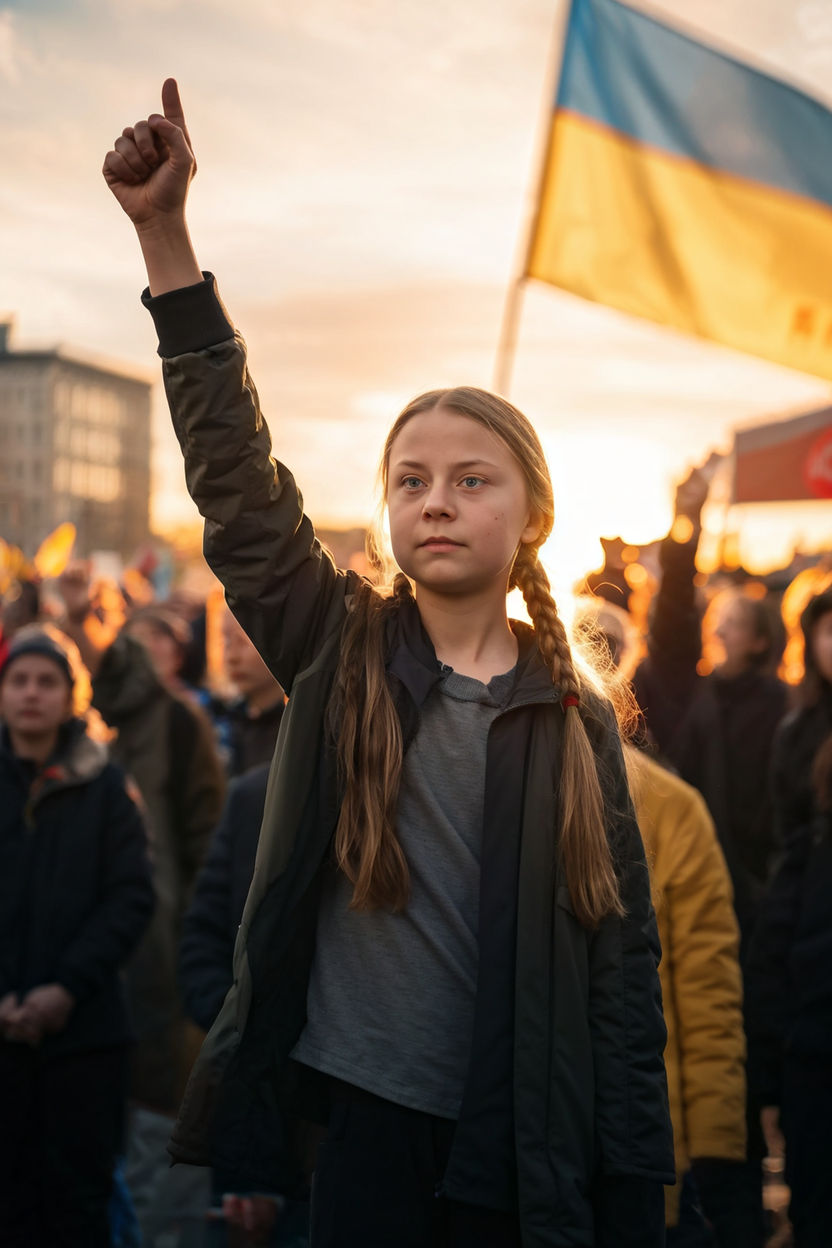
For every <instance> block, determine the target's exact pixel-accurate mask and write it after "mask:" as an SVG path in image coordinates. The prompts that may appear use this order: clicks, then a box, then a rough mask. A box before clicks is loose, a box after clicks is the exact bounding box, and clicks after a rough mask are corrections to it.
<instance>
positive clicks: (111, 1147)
mask: <svg viewBox="0 0 832 1248" xmlns="http://www.w3.org/2000/svg"><path fill="white" fill-rule="evenodd" d="M72 711H73V671H72V667H71V666H70V660H69V658H68V653H67V650H66V649H65V648H63V646H62V645H61V644H60V642H59V641H58V639H57V635H53V634H52V633H51V632H48V631H46V630H41V629H35V630H28V629H27V630H24V631H23V632H21V633H19V634H18V635H17V637H16V638H15V640H14V641H13V643H12V646H11V648H10V651H9V654H8V656H7V658H6V661H5V663H4V665H3V668H2V671H0V717H2V721H3V722H2V729H0V1097H2V1106H3V1111H2V1112H3V1130H2V1132H1V1133H0V1240H1V1241H2V1243H3V1244H4V1246H5V1248H17V1246H19V1248H40V1246H42V1248H59V1246H63V1245H66V1246H70V1245H71V1246H73V1248H105V1245H108V1244H109V1227H108V1218H107V1205H108V1200H109V1196H110V1191H111V1185H112V1174H113V1167H114V1162H115V1158H116V1154H117V1152H118V1151H119V1147H120V1144H121V1137H122V1129H123V1113H124V1105H125V1099H126V1093H127V1052H128V1046H129V1044H130V1041H131V1032H130V1027H129V1024H128V1018H127V1012H126V1008H125V1002H124V995H123V992H122V986H121V980H120V976H119V971H120V968H121V967H122V966H123V965H124V963H125V962H126V960H127V959H128V957H129V955H130V954H131V952H132V951H133V949H134V948H135V946H136V944H137V943H138V941H139V938H140V937H141V935H142V932H143V931H144V929H145V927H146V925H147V923H148V921H149V919H150V916H151V913H152V911H153V905H154V897H153V887H152V884H151V877H150V865H149V861H148V853H147V844H146V837H145V832H144V827H143V824H142V820H141V817H140V815H139V811H138V809H137V807H136V805H135V803H134V801H133V800H132V798H131V797H130V796H129V795H128V792H127V790H126V788H125V781H124V777H123V775H122V773H121V772H120V771H119V770H118V769H117V768H116V767H114V766H112V765H111V764H109V763H108V762H107V758H106V752H105V750H104V748H103V747H102V746H100V745H99V744H97V743H96V742H94V741H93V740H92V739H91V738H90V737H89V736H88V735H87V733H86V731H85V725H84V722H83V721H82V720H80V719H77V718H75V717H74V716H73V713H72Z"/></svg>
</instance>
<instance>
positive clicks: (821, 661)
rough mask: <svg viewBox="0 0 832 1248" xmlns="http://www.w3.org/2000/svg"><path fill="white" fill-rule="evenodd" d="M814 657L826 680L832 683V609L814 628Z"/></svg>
mask: <svg viewBox="0 0 832 1248" xmlns="http://www.w3.org/2000/svg"><path fill="white" fill-rule="evenodd" d="M812 658H813V659H814V660H815V666H816V667H817V669H818V671H819V672H820V674H821V676H822V677H823V679H824V680H826V681H828V682H829V683H830V684H832V611H827V613H826V615H822V616H821V617H820V619H819V620H817V621H816V623H815V626H814V628H813V629H812Z"/></svg>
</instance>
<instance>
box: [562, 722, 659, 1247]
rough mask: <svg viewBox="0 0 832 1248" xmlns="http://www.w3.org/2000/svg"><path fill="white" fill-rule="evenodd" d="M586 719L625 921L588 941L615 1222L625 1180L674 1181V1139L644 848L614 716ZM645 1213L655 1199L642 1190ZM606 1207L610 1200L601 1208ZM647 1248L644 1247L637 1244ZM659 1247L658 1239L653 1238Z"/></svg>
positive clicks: (602, 1215)
mask: <svg viewBox="0 0 832 1248" xmlns="http://www.w3.org/2000/svg"><path fill="white" fill-rule="evenodd" d="M584 714H585V722H586V726H587V731H588V732H589V735H590V740H591V741H592V744H593V747H594V750H595V756H596V760H597V764H598V768H599V774H600V775H601V777H602V783H603V787H604V791H605V798H606V804H607V812H608V823H609V836H610V844H611V849H612V853H613V857H614V860H615V863H616V867H617V872H618V878H619V887H620V894H621V900H622V902H623V904H624V907H625V911H626V913H625V915H624V917H623V918H618V917H617V916H609V917H608V918H606V919H604V920H603V921H602V922H601V924H600V925H599V927H598V929H597V931H596V932H595V933H594V935H593V936H592V939H591V941H590V949H589V956H590V967H589V1002H588V1007H589V1025H590V1033H591V1036H592V1045H593V1057H594V1063H595V1126H596V1138H597V1143H598V1150H599V1170H600V1175H599V1179H598V1182H597V1185H596V1194H595V1196H596V1199H595V1204H596V1216H597V1217H598V1218H599V1219H606V1221H607V1222H608V1223H609V1224H610V1225H612V1224H613V1223H614V1216H613V1215H614V1207H615V1206H617V1205H618V1203H619V1202H620V1201H621V1200H622V1199H623V1198H624V1195H625V1193H626V1185H622V1184H620V1183H615V1182H611V1181H610V1180H613V1179H616V1178H620V1177H622V1176H631V1177H633V1178H634V1179H638V1180H647V1181H648V1183H649V1184H650V1185H652V1184H655V1185H656V1187H660V1185H661V1184H665V1183H667V1184H672V1183H674V1182H675V1177H676V1176H675V1167H674V1160H673V1136H672V1129H671V1125H670V1113H669V1109H668V1095H667V1079H666V1075H665V1069H664V1061H663V1057H662V1054H663V1052H664V1046H665V1042H666V1039H667V1031H666V1028H665V1023H664V1016H663V1014H662V1001H661V988H660V985H659V975H658V964H659V958H660V956H661V949H660V945H659V936H658V930H657V927H656V916H655V913H654V911H653V903H652V900H651V897H650V882H649V877H648V871H647V863H646V861H645V855H644V846H643V845H642V841H641V835H640V833H639V829H638V825H637V823H636V819H635V815H634V813H633V805H632V801H631V799H630V792H629V788H628V785H627V778H626V773H625V770H624V759H623V756H622V751H621V742H620V739H619V736H618V731H617V729H616V726H615V722H614V717H613V714H612V710H611V709H610V708H609V706H607V705H606V704H602V703H594V704H593V705H590V706H588V707H587V708H586V710H585V712H584ZM645 1191H646V1193H649V1194H645V1196H644V1202H645V1206H646V1207H647V1206H649V1207H652V1205H653V1203H654V1201H656V1202H657V1201H658V1199H659V1197H658V1195H657V1194H656V1190H655V1188H654V1187H653V1186H649V1187H648V1188H647V1189H645ZM608 1202H610V1203H609V1204H608ZM644 1242H645V1248H646V1245H647V1244H648V1243H652V1242H653V1241H652V1240H649V1241H648V1240H645V1241H644ZM658 1242H661V1241H660V1240H659V1241H657V1243H658Z"/></svg>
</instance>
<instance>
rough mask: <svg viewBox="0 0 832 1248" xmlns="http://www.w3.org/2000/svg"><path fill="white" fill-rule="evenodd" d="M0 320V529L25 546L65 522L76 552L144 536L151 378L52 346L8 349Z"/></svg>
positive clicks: (128, 549)
mask: <svg viewBox="0 0 832 1248" xmlns="http://www.w3.org/2000/svg"><path fill="white" fill-rule="evenodd" d="M11 329H12V326H11V323H9V322H5V323H0V537H2V538H3V540H4V541H6V542H9V543H13V544H14V545H16V546H20V547H21V548H22V549H23V551H24V553H25V554H26V555H27V556H30V557H31V555H33V554H34V552H35V551H36V550H37V548H38V546H39V545H40V543H41V542H42V541H43V539H44V537H46V536H47V534H48V533H50V532H51V531H52V529H54V528H55V527H56V526H57V525H58V524H60V523H62V522H63V521H65V520H69V521H72V523H73V524H74V525H75V527H76V529H77V532H78V537H77V543H76V548H75V549H76V553H77V554H79V555H87V554H89V553H90V552H91V551H93V550H113V551H117V552H118V553H119V554H120V555H122V556H123V557H124V558H129V557H130V556H131V555H132V554H133V552H134V551H135V550H136V548H137V547H139V546H141V545H142V544H143V543H144V542H145V541H146V539H147V536H148V533H149V523H150V521H149V511H150V411H151V389H152V387H151V384H150V382H149V381H148V380H147V379H146V378H145V377H143V376H141V375H140V374H138V373H136V372H131V371H130V370H129V369H121V368H119V367H118V366H113V365H102V364H99V363H95V362H93V361H87V360H84V359H83V357H81V356H74V355H72V354H69V353H68V352H65V351H64V350H63V349H61V348H57V349H55V350H35V351H15V350H13V349H12V345H11Z"/></svg>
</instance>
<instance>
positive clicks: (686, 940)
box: [656, 784, 746, 1161]
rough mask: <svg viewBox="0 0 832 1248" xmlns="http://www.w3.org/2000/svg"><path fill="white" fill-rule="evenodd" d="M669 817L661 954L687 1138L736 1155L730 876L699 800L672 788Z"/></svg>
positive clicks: (741, 1118) (701, 1150) (741, 1070)
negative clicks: (674, 1027) (674, 1024)
mask: <svg viewBox="0 0 832 1248" xmlns="http://www.w3.org/2000/svg"><path fill="white" fill-rule="evenodd" d="M673 797H674V811H673V813H674V814H675V818H674V819H673V822H672V824H670V825H669V826H667V827H663V828H661V829H657V830H656V831H657V835H656V844H657V847H656V878H657V883H658V885H659V886H660V887H661V888H662V891H663V894H664V913H665V915H666V923H665V927H664V929H663V931H665V932H666V933H667V935H666V943H665V947H664V950H663V957H664V960H665V964H666V967H667V971H668V974H667V976H666V977H665V983H667V984H669V985H670V991H671V992H672V995H673V1007H674V1013H675V1017H676V1020H677V1026H678V1032H679V1046H678V1047H679V1055H680V1076H681V1090H682V1102H683V1109H684V1116H685V1137H686V1140H687V1145H688V1152H689V1155H690V1156H691V1157H710V1158H723V1159H725V1160H729V1161H743V1160H745V1153H746V1121H745V1103H746V1092H745V1036H744V1031H743V1018H742V980H741V977H740V969H739V928H738V926H737V920H736V916H735V914H734V908H733V904H732V900H731V881H730V877H729V875H728V868H727V867H726V865H725V859H724V857H723V854H722V851H721V849H720V847H719V843H718V841H717V839H716V832H715V829H714V825H713V821H712V819H711V817H710V815H709V814H708V811H707V807H706V806H705V803H704V801H703V800H702V798H701V797H700V796H699V794H698V793H696V792H695V791H694V790H693V789H690V788H688V789H685V788H683V786H682V785H681V784H678V785H677V786H675V787H674V795H673Z"/></svg>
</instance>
